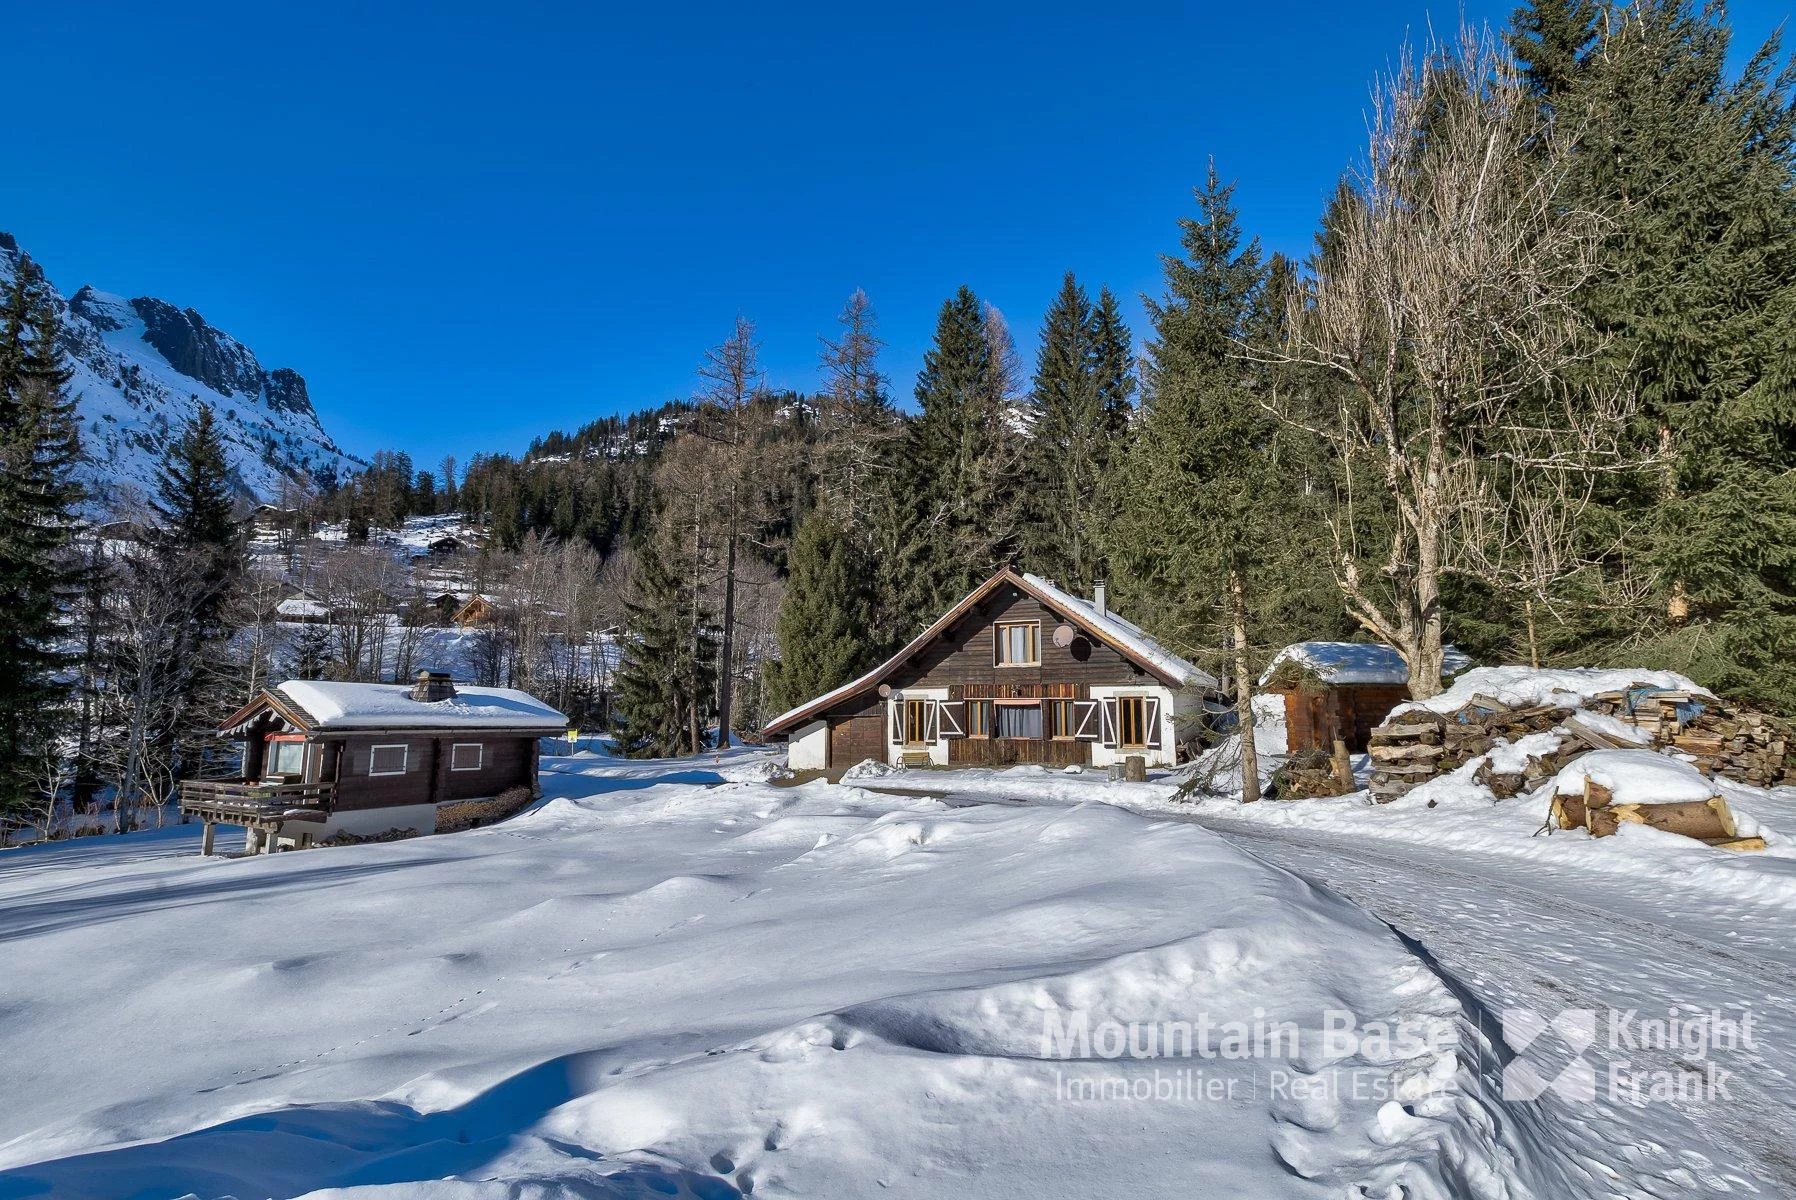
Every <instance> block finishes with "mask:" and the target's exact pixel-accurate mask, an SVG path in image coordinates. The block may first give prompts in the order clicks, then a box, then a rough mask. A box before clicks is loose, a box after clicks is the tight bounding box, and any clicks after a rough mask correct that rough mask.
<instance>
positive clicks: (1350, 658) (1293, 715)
mask: <svg viewBox="0 0 1796 1200" xmlns="http://www.w3.org/2000/svg"><path fill="white" fill-rule="evenodd" d="M1470 665H1471V660H1470V659H1468V658H1467V657H1466V656H1465V655H1464V654H1461V653H1460V652H1459V651H1458V650H1456V649H1454V648H1452V647H1450V646H1449V647H1448V648H1447V653H1446V663H1445V672H1444V673H1445V674H1446V675H1449V676H1451V675H1457V674H1458V673H1459V672H1461V671H1463V670H1465V669H1466V668H1467V667H1469V666H1470ZM1408 681H1409V666H1408V664H1407V663H1405V662H1404V661H1403V656H1402V655H1401V654H1399V653H1397V651H1396V649H1395V648H1394V647H1391V646H1386V645H1383V644H1381V643H1377V642H1299V643H1297V644H1296V645H1295V646H1287V647H1285V648H1284V649H1283V650H1280V651H1279V652H1278V654H1277V655H1276V656H1274V658H1273V660H1272V663H1271V665H1270V666H1269V667H1267V669H1266V673H1265V674H1264V675H1263V676H1261V678H1260V690H1261V691H1262V692H1275V693H1278V694H1279V695H1281V696H1283V697H1284V703H1285V749H1286V752H1287V753H1290V754H1301V753H1305V752H1308V751H1321V752H1322V753H1324V754H1327V753H1330V752H1332V751H1333V749H1334V739H1335V738H1337V737H1338V738H1340V739H1341V741H1342V742H1344V743H1345V744H1346V746H1347V749H1348V751H1349V752H1350V753H1353V754H1363V753H1365V750H1366V743H1367V739H1369V738H1370V737H1371V735H1372V730H1374V729H1376V728H1377V727H1378V726H1379V724H1380V723H1382V722H1383V721H1384V719H1385V717H1387V716H1389V715H1390V712H1391V710H1392V709H1393V708H1396V707H1397V706H1398V705H1399V704H1402V703H1404V702H1406V701H1407V700H1408V699H1409V684H1408Z"/></svg>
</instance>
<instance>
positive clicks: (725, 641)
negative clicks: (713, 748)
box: [717, 484, 736, 750]
mask: <svg viewBox="0 0 1796 1200" xmlns="http://www.w3.org/2000/svg"><path fill="white" fill-rule="evenodd" d="M735 646H736V488H735V485H734V484H732V485H731V486H730V528H729V545H728V546H727V547H726V548H725V550H724V567H723V636H722V637H721V638H719V640H718V648H717V748H718V749H719V750H727V749H729V745H730V701H731V700H732V699H733V698H734V696H733V694H732V693H733V685H734V682H735V680H734V679H733V678H732V676H733V672H732V671H731V669H730V668H731V661H730V660H731V657H732V655H733V654H734V653H735Z"/></svg>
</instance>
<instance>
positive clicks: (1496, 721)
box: [1369, 685, 1796, 804]
mask: <svg viewBox="0 0 1796 1200" xmlns="http://www.w3.org/2000/svg"><path fill="white" fill-rule="evenodd" d="M1587 711H1589V712H1595V713H1600V714H1602V715H1604V716H1609V717H1614V718H1616V719H1617V720H1620V721H1622V722H1623V723H1625V724H1628V725H1632V726H1633V727H1634V728H1636V729H1639V730H1640V731H1641V732H1643V733H1644V734H1646V735H1647V739H1648V740H1646V741H1643V742H1632V741H1628V740H1626V739H1624V738H1620V737H1616V736H1613V735H1611V734H1609V733H1606V732H1604V731H1603V730H1602V729H1600V728H1598V727H1597V724H1596V723H1592V722H1588V721H1583V720H1580V719H1579V713H1578V710H1576V709H1573V708H1569V707H1563V706H1559V705H1551V704H1539V705H1530V706H1527V707H1522V708H1512V707H1510V706H1509V705H1507V704H1504V703H1503V702H1502V701H1501V700H1497V699H1494V698H1492V697H1489V696H1474V697H1473V698H1472V700H1471V701H1470V702H1469V703H1467V704H1466V705H1465V706H1464V707H1462V708H1461V709H1459V711H1457V712H1452V713H1446V714H1441V713H1435V712H1429V711H1427V710H1426V709H1409V710H1401V711H1398V712H1395V713H1393V714H1391V716H1390V718H1389V719H1388V720H1386V721H1385V723H1384V724H1383V725H1380V726H1379V727H1378V728H1377V729H1375V730H1373V731H1372V738H1371V744H1370V746H1369V751H1370V754H1371V758H1372V799H1373V800H1374V801H1376V802H1378V803H1380V804H1383V803H1387V802H1389V801H1391V800H1395V799H1396V798H1397V797H1399V796H1401V795H1404V794H1405V793H1407V792H1408V791H1410V790H1411V789H1412V788H1415V787H1416V786H1418V785H1420V784H1423V783H1426V782H1427V781H1428V780H1430V779H1433V778H1434V777H1435V776H1437V775H1443V774H1445V773H1446V772H1448V771H1451V770H1453V769H1454V768H1455V767H1459V766H1463V765H1464V764H1465V763H1467V762H1470V761H1471V760H1472V759H1474V758H1477V757H1478V756H1479V755H1481V754H1487V753H1489V752H1490V750H1491V749H1492V748H1493V747H1494V746H1495V745H1496V744H1497V742H1498V741H1506V742H1515V741H1517V740H1518V739H1520V738H1522V737H1525V736H1527V735H1528V734H1531V733H1544V732H1547V731H1549V730H1560V731H1561V733H1562V736H1561V737H1560V739H1559V742H1558V744H1557V745H1556V746H1555V747H1553V748H1551V749H1548V750H1546V751H1545V752H1543V753H1539V754H1533V755H1530V756H1528V758H1527V760H1526V761H1525V763H1524V764H1523V766H1522V767H1521V769H1520V770H1501V771H1500V770H1496V769H1495V768H1494V767H1493V766H1492V764H1491V763H1489V762H1486V763H1484V764H1483V765H1482V766H1481V767H1479V769H1478V772H1477V775H1476V778H1477V780H1478V782H1479V783H1482V784H1483V785H1484V786H1486V787H1488V788H1489V789H1490V790H1491V792H1492V793H1493V794H1494V795H1496V796H1497V797H1498V798H1499V799H1506V798H1508V797H1510V796H1516V795H1520V794H1521V793H1522V792H1526V791H1533V790H1534V789H1535V788H1537V787H1539V786H1540V785H1541V784H1543V783H1545V782H1546V781H1547V780H1549V779H1551V778H1552V777H1553V776H1555V775H1557V774H1558V773H1559V769H1560V768H1561V767H1563V766H1565V765H1566V764H1567V763H1569V762H1571V761H1573V760H1574V759H1576V758H1578V757H1579V756H1581V755H1583V754H1586V753H1588V752H1589V751H1591V750H1615V749H1629V748H1636V747H1638V748H1647V747H1650V748H1652V749H1656V750H1666V749H1670V750H1676V751H1681V752H1683V753H1684V754H1687V755H1689V756H1690V757H1691V758H1692V759H1694V760H1695V765H1696V767H1697V769H1698V770H1700V771H1702V772H1703V774H1705V775H1721V776H1723V777H1725V778H1728V779H1734V780H1738V781H1740V782H1742V783H1750V784H1755V785H1757V786H1759V787H1775V786H1777V785H1778V784H1780V783H1796V755H1793V754H1792V753H1791V751H1792V750H1796V736H1793V735H1792V733H1791V730H1790V728H1789V726H1788V725H1786V724H1785V723H1784V722H1782V721H1780V720H1778V719H1777V718H1776V717H1770V716H1766V715H1764V714H1762V713H1754V712H1747V711H1744V710H1742V709H1739V708H1736V707H1733V706H1730V705H1727V704H1724V703H1723V702H1721V701H1720V700H1717V699H1716V698H1715V697H1713V696H1710V695H1708V694H1706V693H1703V692H1689V691H1678V690H1672V689H1659V688H1652V687H1649V686H1646V685H1641V686H1637V687H1632V688H1628V689H1627V690H1625V691H1618V692H1602V693H1599V694H1598V695H1596V696H1594V697H1592V698H1591V699H1590V701H1589V702H1588V705H1587Z"/></svg>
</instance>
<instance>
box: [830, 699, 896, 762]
mask: <svg viewBox="0 0 1796 1200" xmlns="http://www.w3.org/2000/svg"><path fill="white" fill-rule="evenodd" d="M885 731H886V721H885V717H883V716H881V715H880V714H879V713H872V714H870V715H868V716H863V717H848V718H846V719H844V720H839V721H831V722H830V726H829V765H830V767H831V768H833V769H835V770H842V769H844V768H846V767H852V766H853V765H854V764H855V763H857V762H861V761H862V760H864V759H869V758H872V759H877V760H879V761H880V762H884V761H885V758H886V739H885Z"/></svg>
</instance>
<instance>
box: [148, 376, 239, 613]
mask: <svg viewBox="0 0 1796 1200" xmlns="http://www.w3.org/2000/svg"><path fill="white" fill-rule="evenodd" d="M233 491H234V489H233V487H232V480H231V466H230V460H229V459H228V458H227V457H226V455H225V448H224V440H223V439H222V438H221V437H220V436H219V432H218V422H217V419H216V418H215V417H214V416H213V413H212V408H211V406H210V405H206V404H201V405H200V406H199V411H198V412H197V413H196V414H195V415H194V416H193V418H192V419H191V420H190V421H188V423H187V425H186V427H185V428H184V429H183V430H182V431H181V436H180V437H178V438H176V439H175V441H174V444H173V445H171V446H170V447H169V451H168V459H167V461H166V462H165V463H164V465H163V467H162V470H161V472H160V474H159V477H158V479H157V481H156V495H155V496H154V497H153V498H152V499H151V501H150V507H151V509H152V510H153V511H154V512H155V514H156V517H157V521H158V529H157V532H156V535H155V547H156V550H157V553H158V555H159V557H161V558H162V559H163V560H164V562H165V563H167V564H169V565H171V566H173V565H176V564H179V565H180V566H181V568H182V573H183V574H184V575H189V574H190V575H191V577H192V578H193V580H194V592H193V595H192V598H191V606H192V607H191V611H192V614H193V622H194V646H195V647H196V648H197V647H198V646H199V645H201V644H203V643H206V642H210V641H214V640H216V639H218V638H219V637H221V636H222V635H223V634H224V633H225V632H227V631H226V630H225V628H224V626H223V624H222V621H223V616H224V611H225V607H226V605H227V604H228V603H229V602H230V599H231V594H232V590H233V589H234V588H235V587H236V585H237V584H238V582H239V581H240V580H241V579H242V576H243V572H244V570H245V569H246V568H247V565H248V564H247V562H246V559H245V557H244V556H245V544H244V528H243V525H242V523H241V522H240V521H238V519H237V515H236V504H235V501H234V499H233Z"/></svg>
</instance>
